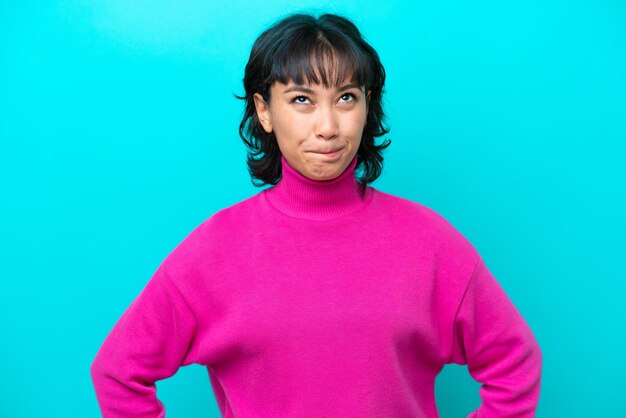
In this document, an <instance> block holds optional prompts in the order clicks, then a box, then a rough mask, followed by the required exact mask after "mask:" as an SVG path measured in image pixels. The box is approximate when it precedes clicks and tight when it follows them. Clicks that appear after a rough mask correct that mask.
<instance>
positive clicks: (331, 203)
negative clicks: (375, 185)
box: [265, 156, 372, 221]
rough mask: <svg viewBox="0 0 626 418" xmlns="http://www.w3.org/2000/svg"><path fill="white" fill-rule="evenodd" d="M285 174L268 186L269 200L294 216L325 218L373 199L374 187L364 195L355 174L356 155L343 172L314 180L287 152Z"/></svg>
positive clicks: (351, 209) (282, 210)
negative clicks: (324, 179)
mask: <svg viewBox="0 0 626 418" xmlns="http://www.w3.org/2000/svg"><path fill="white" fill-rule="evenodd" d="M280 160H281V162H282V177H281V178H280V180H279V182H278V184H276V185H275V186H273V187H271V188H269V189H266V190H265V195H266V197H267V199H268V200H269V202H270V203H271V204H272V206H274V207H275V208H276V209H277V210H279V211H280V212H282V213H284V214H286V215H289V216H292V217H295V218H303V219H310V220H315V221H323V220H328V219H333V218H337V217H340V216H343V215H347V214H350V213H354V212H356V211H358V210H360V209H361V208H363V207H364V206H365V205H367V203H368V202H369V200H370V197H371V195H372V189H371V188H369V187H368V188H367V189H366V192H365V196H363V197H361V195H360V193H359V189H358V186H359V183H358V181H357V180H356V177H355V169H356V164H357V160H356V156H355V157H354V158H353V159H352V162H351V163H350V165H349V166H348V167H346V169H345V170H344V172H343V173H341V174H340V175H339V177H336V178H334V179H332V180H326V181H321V180H312V179H310V178H308V177H306V176H304V175H302V174H300V173H299V172H298V171H296V170H295V169H294V168H293V167H291V166H290V165H289V163H287V160H286V159H285V157H284V156H281V157H280Z"/></svg>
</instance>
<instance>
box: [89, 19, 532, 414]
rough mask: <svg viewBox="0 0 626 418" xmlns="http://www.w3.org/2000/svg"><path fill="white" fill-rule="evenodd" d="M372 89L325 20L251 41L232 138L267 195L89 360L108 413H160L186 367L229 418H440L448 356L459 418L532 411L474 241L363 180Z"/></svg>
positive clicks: (369, 173)
mask: <svg viewBox="0 0 626 418" xmlns="http://www.w3.org/2000/svg"><path fill="white" fill-rule="evenodd" d="M384 81H385V73H384V69H383V67H382V65H381V63H380V61H379V58H378V55H377V54H376V52H375V51H374V50H373V49H372V47H371V46H369V45H368V44H367V43H366V42H365V41H364V40H363V39H362V37H361V35H360V33H359V31H358V30H357V28H356V27H355V26H354V25H353V24H352V23H351V22H349V21H348V20H346V19H344V18H341V17H338V16H334V15H323V16H321V17H319V18H317V19H316V18H314V17H312V16H309V15H293V16H290V17H288V18H286V19H283V20H282V21H280V22H278V23H277V24H276V25H274V26H273V27H271V28H270V29H268V30H267V31H266V32H264V33H263V34H262V35H261V36H260V37H259V38H258V39H257V41H256V42H255V44H254V46H253V48H252V52H251V54H250V60H249V62H248V64H247V66H246V70H245V77H244V87H245V96H244V97H242V99H244V100H245V102H246V112H245V115H244V118H243V121H242V123H241V126H240V133H241V135H242V138H243V140H244V141H245V143H246V145H247V146H248V148H249V151H250V152H249V158H248V167H249V170H250V173H251V176H252V177H253V179H254V180H255V181H256V182H257V183H258V184H271V185H273V187H270V188H268V189H266V190H264V191H262V192H260V193H258V194H257V195H255V196H253V197H251V198H249V199H246V200H244V201H242V202H240V203H238V204H236V205H234V206H231V207H229V208H226V209H223V210H221V211H219V212H218V213H216V214H214V215H213V216H211V217H210V218H209V219H207V220H206V221H205V222H204V223H202V224H201V225H200V226H199V227H197V228H196V229H195V230H194V231H193V232H192V233H191V234H190V235H189V236H188V237H187V238H186V239H185V240H184V241H183V242H182V243H181V244H180V245H179V246H178V247H177V248H176V249H175V250H174V251H173V252H172V253H171V254H170V255H169V256H168V257H167V258H166V259H165V260H164V261H163V263H162V264H161V266H160V267H159V268H158V269H157V271H156V272H155V274H154V276H153V277H152V279H151V280H150V281H149V283H148V284H147V286H146V287H145V289H144V290H143V291H142V293H141V294H140V295H139V296H138V297H137V299H136V300H135V301H134V302H133V303H132V304H131V306H130V307H129V308H128V310H127V311H126V312H125V313H124V315H123V316H122V318H121V319H120V320H119V321H118V323H117V324H116V325H115V327H114V328H113V330H112V331H111V333H110V335H109V336H108V337H107V339H106V341H105V342H104V344H103V345H102V347H101V349H100V351H99V352H98V355H97V356H96V359H95V361H94V363H93V365H92V376H93V381H94V385H95V388H96V392H97V396H98V400H99V402H100V406H101V409H102V413H103V415H104V416H105V417H128V416H154V417H158V416H163V414H164V407H163V405H162V404H161V403H160V402H159V401H158V399H157V397H156V389H155V385H154V383H155V382H156V381H158V380H160V379H165V378H167V377H170V376H172V375H173V374H174V373H175V372H176V371H177V369H178V368H179V367H181V366H183V365H188V364H191V363H197V364H202V365H204V366H206V367H207V369H208V371H209V377H210V380H211V384H212V387H213V389H214V393H215V397H216V400H217V402H218V405H219V407H220V409H221V412H222V414H223V415H224V416H225V417H244V418H245V417H322V416H323V417H326V416H338V417H436V416H437V408H436V405H435V400H434V382H435V378H436V376H437V374H438V373H439V372H440V371H441V369H442V368H443V366H444V365H445V364H447V363H458V364H467V365H468V367H469V371H470V373H471V374H472V376H473V377H474V378H475V379H476V380H477V381H479V382H481V383H482V384H483V385H482V388H481V397H482V401H483V402H482V404H481V405H480V407H479V408H478V409H477V410H476V411H475V412H473V413H472V414H471V415H472V416H480V417H506V416H515V417H530V416H533V415H534V411H535V408H536V404H537V401H538V396H539V385H540V374H541V354H540V350H539V348H538V345H537V343H536V341H535V339H534V337H533V335H532V333H531V331H530V329H529V328H528V326H527V324H526V323H525V321H524V320H523V318H522V317H521V315H520V314H519V312H518V311H517V310H516V308H515V307H514V306H513V304H512V303H511V301H510V300H509V299H508V298H507V296H506V295H505V293H504V292H503V290H502V288H501V287H500V286H499V285H498V283H497V282H496V280H495V279H494V277H493V276H492V275H491V273H490V272H489V270H488V269H487V267H486V266H485V263H484V262H483V260H482V259H481V257H480V255H479V254H478V253H477V251H476V250H475V248H474V247H473V246H472V245H471V244H470V243H469V242H468V241H467V240H466V239H465V238H464V237H463V236H462V235H461V234H460V233H459V232H458V231H457V230H456V229H455V228H454V227H453V226H452V225H451V224H450V223H448V222H447V221H446V220H445V219H443V218H442V217H441V216H440V215H438V214H437V213H435V212H434V211H432V210H431V209H428V208H427V207H424V206H422V205H420V204H417V203H414V202H410V201H408V200H405V199H402V198H399V197H395V196H392V195H389V194H386V193H383V192H381V191H378V190H376V189H374V188H372V187H370V186H368V183H370V182H372V181H373V180H375V179H376V178H377V177H378V176H379V175H380V171H381V166H382V155H381V152H382V150H383V149H384V148H385V147H386V146H388V145H389V143H388V142H386V143H383V144H382V145H375V144H374V139H375V138H377V137H379V136H382V135H383V134H385V133H386V132H387V129H386V128H385V127H384V125H383V110H382V106H381V95H382V91H383V86H384ZM357 173H359V175H357Z"/></svg>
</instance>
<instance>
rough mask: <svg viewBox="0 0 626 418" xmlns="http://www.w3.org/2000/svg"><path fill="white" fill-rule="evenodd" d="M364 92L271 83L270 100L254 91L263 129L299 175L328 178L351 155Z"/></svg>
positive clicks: (363, 112)
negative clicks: (274, 139)
mask: <svg viewBox="0 0 626 418" xmlns="http://www.w3.org/2000/svg"><path fill="white" fill-rule="evenodd" d="M367 99H368V95H366V94H365V91H364V88H363V87H362V86H358V85H356V84H353V83H352V82H350V81H346V82H344V83H341V84H340V85H339V86H337V87H331V88H325V87H324V86H323V85H321V84H307V85H296V84H294V83H293V82H290V83H289V84H282V83H279V82H276V83H274V85H272V87H271V89H270V101H269V102H265V101H264V100H263V97H262V96H261V95H260V94H258V93H256V94H255V95H254V103H255V106H256V111H257V116H258V117H259V121H260V122H261V125H262V126H263V129H264V130H265V131H266V132H268V133H270V132H274V135H275V136H276V141H277V142H278V147H279V148H280V151H281V153H282V154H283V156H284V157H285V159H286V160H287V162H288V163H289V165H290V166H291V167H293V168H294V169H295V170H296V171H298V172H299V173H300V174H302V175H304V176H306V177H308V178H310V179H312V180H332V179H334V178H336V177H338V176H339V175H340V174H341V173H343V171H344V170H345V169H346V167H348V165H350V162H351V161H352V159H353V158H354V156H355V155H356V152H357V150H358V149H359V145H360V144H361V136H362V135H363V128H364V127H365V122H366V119H367V110H368V108H367Z"/></svg>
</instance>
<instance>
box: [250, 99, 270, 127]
mask: <svg viewBox="0 0 626 418" xmlns="http://www.w3.org/2000/svg"><path fill="white" fill-rule="evenodd" d="M254 107H255V109H256V115H257V117H258V118H259V122H261V126H263V129H264V130H265V132H267V133H268V134H269V133H271V132H272V119H271V117H270V107H269V104H268V103H267V102H266V101H265V100H264V99H263V96H261V95H260V94H259V93H254Z"/></svg>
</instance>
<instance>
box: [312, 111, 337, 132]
mask: <svg viewBox="0 0 626 418" xmlns="http://www.w3.org/2000/svg"><path fill="white" fill-rule="evenodd" d="M338 133H339V125H338V124H337V120H336V115H335V113H334V112H333V110H332V108H326V107H324V108H320V109H319V111H318V117H317V124H316V132H315V134H316V136H317V137H318V138H320V139H333V138H334V137H336V136H337V134H338Z"/></svg>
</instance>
